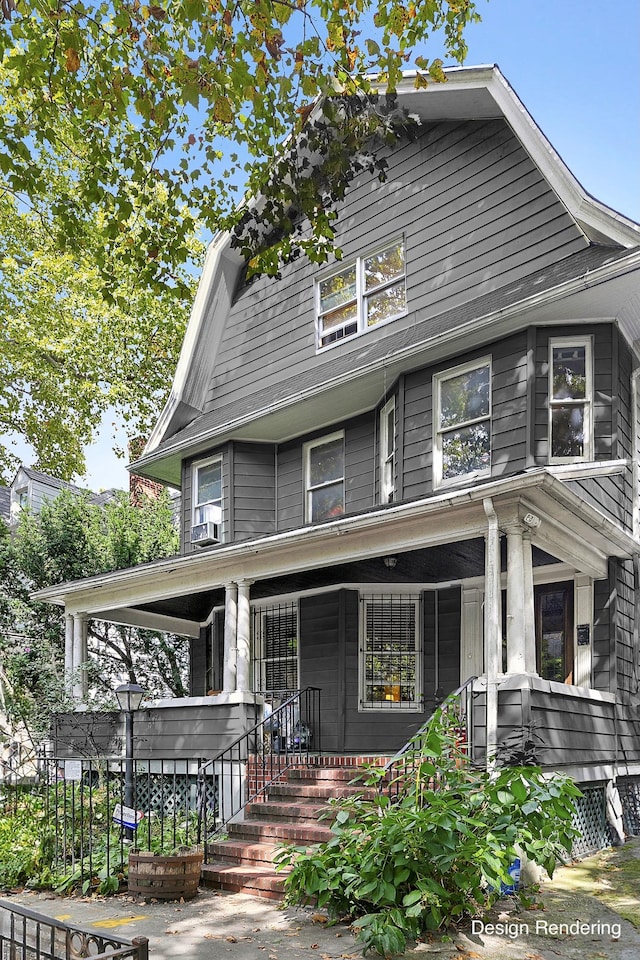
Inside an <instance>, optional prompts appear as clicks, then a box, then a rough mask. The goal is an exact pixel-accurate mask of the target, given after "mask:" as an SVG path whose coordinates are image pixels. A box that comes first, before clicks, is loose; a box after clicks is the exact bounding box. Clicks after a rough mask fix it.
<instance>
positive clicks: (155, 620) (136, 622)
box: [95, 607, 200, 637]
mask: <svg viewBox="0 0 640 960" xmlns="http://www.w3.org/2000/svg"><path fill="white" fill-rule="evenodd" d="M100 613H101V616H100V617H97V616H96V617H95V619H96V620H106V621H107V623H116V624H121V625H123V626H126V627H142V629H144V630H157V631H158V632H160V633H175V634H176V635H177V636H181V637H199V636H200V624H199V623H196V622H195V621H194V620H184V619H182V618H181V617H169V616H165V615H164V614H161V613H150V612H149V611H148V610H134V609H131V608H130V607H119V608H113V609H111V610H101V611H100Z"/></svg>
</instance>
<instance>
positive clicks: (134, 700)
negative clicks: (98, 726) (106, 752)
mask: <svg viewBox="0 0 640 960" xmlns="http://www.w3.org/2000/svg"><path fill="white" fill-rule="evenodd" d="M145 692H146V691H145V690H143V688H142V687H141V686H140V685H139V684H138V683H121V684H120V686H119V687H116V689H115V694H116V697H117V698H118V703H119V704H120V709H121V710H122V712H123V713H124V731H125V734H124V736H125V753H124V756H125V761H124V803H125V806H126V807H127V808H128V809H129V810H130V809H131V808H132V807H133V805H134V800H135V791H134V783H133V713H134V711H135V710H138V709H139V707H140V704H141V702H142V698H143V697H144V695H145ZM124 835H125V838H126V839H127V840H128V841H129V842H131V841H133V837H134V831H133V830H132V828H131V827H126V828H125V831H124Z"/></svg>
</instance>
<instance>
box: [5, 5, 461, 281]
mask: <svg viewBox="0 0 640 960" xmlns="http://www.w3.org/2000/svg"><path fill="white" fill-rule="evenodd" d="M0 9H1V16H2V17H3V20H0V56H1V57H2V63H3V74H2V88H3V89H2V93H3V97H4V102H5V105H6V106H5V109H4V110H3V111H2V112H1V113H0V147H1V148H2V149H1V150H0V177H1V180H2V184H3V186H4V188H5V190H7V191H9V192H10V193H12V194H13V195H14V196H16V197H20V198H21V199H22V200H23V201H24V202H25V203H27V204H29V205H30V206H31V207H32V208H34V209H36V210H37V211H38V213H39V215H40V216H43V217H44V218H45V219H46V221H47V223H48V224H49V227H50V229H51V232H52V235H53V236H56V237H58V238H60V239H61V240H62V241H63V242H64V243H65V244H66V245H72V246H73V247H74V248H76V249H77V248H78V247H79V246H81V244H82V243H83V242H84V240H85V235H86V228H87V223H89V224H93V223H94V222H95V220H96V211H98V210H99V211H100V216H101V235H102V239H103V244H102V245H101V246H99V245H98V246H96V249H95V255H96V258H97V263H98V266H99V268H100V271H101V273H102V275H103V277H105V278H106V279H107V280H108V281H111V280H112V279H113V277H112V273H113V263H114V257H117V258H119V259H120V260H122V261H124V262H127V263H129V264H134V265H135V270H136V274H137V276H138V277H139V279H140V281H141V282H143V283H151V284H156V285H157V284H163V283H168V284H169V285H170V286H171V287H175V284H176V277H175V267H176V264H179V263H184V262H186V261H187V260H188V258H189V244H188V242H187V241H188V238H189V237H190V236H191V235H192V234H193V231H194V228H195V225H196V222H198V221H199V222H201V223H202V224H203V225H204V226H205V227H206V228H207V229H208V230H209V231H211V232H215V231H217V230H218V229H220V228H221V227H223V228H229V229H231V228H233V227H234V226H235V225H237V224H238V222H239V221H242V222H243V228H242V230H241V234H242V238H241V242H242V243H244V242H245V239H246V236H247V218H251V217H254V219H257V220H260V221H263V220H264V218H265V216H267V217H269V216H271V215H272V214H273V223H272V226H273V228H274V232H273V235H272V234H269V235H268V236H267V237H266V238H265V237H261V243H260V245H259V247H260V249H262V248H264V247H266V248H267V249H268V248H269V247H271V246H272V244H273V243H276V245H278V244H283V248H282V251H283V254H284V255H287V254H288V252H289V241H288V240H287V236H288V234H289V232H290V229H291V222H290V220H289V219H288V213H287V211H288V210H289V207H290V206H291V202H292V201H293V205H294V206H295V212H296V216H297V217H298V218H299V221H300V223H303V224H306V225H307V227H306V228H305V229H308V227H309V225H310V227H311V240H313V239H314V238H315V240H316V241H317V245H318V248H319V249H320V250H322V249H324V248H326V246H327V240H328V239H329V238H330V235H331V228H330V223H331V219H332V216H333V213H332V205H333V204H335V200H336V198H337V197H339V195H340V194H341V192H342V191H343V190H344V184H345V182H348V180H349V179H350V177H352V176H353V175H354V173H355V172H357V170H358V169H359V164H358V163H356V164H355V167H354V165H353V163H352V161H351V159H350V158H351V157H352V156H353V152H354V150H358V149H359V148H360V147H362V146H365V145H369V144H371V142H372V138H374V137H375V134H376V133H377V132H378V131H379V130H382V131H383V134H386V133H388V130H389V116H390V113H391V114H392V113H393V107H392V106H390V104H389V102H388V101H387V100H386V99H385V98H383V99H382V100H379V99H378V98H377V97H375V96H373V93H374V90H373V88H372V83H371V79H370V76H371V73H372V71H373V72H375V74H376V75H377V80H378V82H380V83H382V84H383V85H385V87H386V88H387V90H388V91H389V93H390V94H393V92H394V91H395V89H396V87H397V85H398V82H399V80H400V77H401V72H402V70H403V68H406V66H407V65H408V64H412V65H415V67H416V68H417V71H418V72H417V76H416V80H415V83H416V86H424V85H425V84H426V83H427V82H430V81H432V80H434V81H439V80H442V79H443V72H442V61H441V60H439V59H433V60H430V59H427V58H426V57H424V56H422V55H420V54H421V53H422V52H423V47H424V45H425V43H426V41H427V40H428V39H430V38H431V37H432V35H433V34H434V33H436V34H438V37H439V39H440V40H441V41H442V46H443V47H444V50H445V51H446V53H447V55H448V56H450V57H452V58H453V59H455V60H457V61H461V60H462V59H463V58H464V55H465V53H466V45H465V41H464V30H465V28H466V27H467V25H468V24H469V23H470V22H472V21H473V20H476V19H478V17H477V14H476V12H475V6H474V3H473V2H472V0H423V2H413V0H412V2H403V0H177V2H176V3H173V4H167V3H163V2H162V0H160V2H158V3H141V2H140V0H102V2H93V3H87V2H83V0H38V3H35V2H32V0H4V2H3V3H2V6H1V8H0ZM335 97H337V98H338V99H337V108H336V107H334V106H332V98H335ZM318 98H329V100H325V102H326V103H327V104H328V106H327V111H326V112H325V114H322V112H321V111H320V115H319V116H318V115H317V111H316V113H314V112H313V111H312V108H311V104H312V103H313V102H314V101H316V100H317V99H318ZM334 102H335V101H334ZM336 109H337V110H338V116H337V119H338V120H339V123H338V124H337V125H336V122H335V121H336V112H335V111H336ZM327 122H328V123H327ZM286 138H289V139H288V149H287V151H285V154H283V152H282V144H283V142H284V141H285V139H286ZM51 155H54V156H58V157H66V158H67V161H68V163H72V164H73V167H74V174H73V177H72V178H70V179H68V180H64V179H63V180H62V181H59V182H56V184H55V191H52V183H51V178H50V176H49V170H48V167H49V162H50V161H49V158H50V156H51ZM282 164H284V168H283V166H282ZM274 165H275V168H277V170H278V173H277V175H276V176H274V175H273V170H274ZM270 171H271V174H270ZM283 172H284V173H285V175H284V176H283V175H282V174H283ZM245 182H248V184H249V190H250V193H251V194H253V196H254V197H256V196H262V197H263V198H265V197H266V198H267V201H271V200H272V201H273V210H271V209H270V204H269V202H268V203H267V209H266V211H265V209H264V208H263V207H261V205H260V204H259V203H258V204H253V205H251V206H244V207H240V208H237V195H236V193H235V190H237V189H238V185H244V183H245ZM43 197H47V198H49V199H50V201H51V202H50V203H49V202H48V203H47V207H46V210H45V209H44V207H43V203H42V199H43ZM333 212H335V211H333ZM132 231H133V232H134V233H135V242H133V241H132V239H131V234H132ZM249 232H250V231H249ZM303 233H304V231H301V232H300V238H302V236H303ZM308 249H309V250H311V249H314V244H313V242H312V243H310V244H309V245H308ZM253 252H254V253H259V252H260V251H259V250H257V249H255V248H253ZM275 259H277V256H276V255H275V254H274V252H273V250H270V251H269V252H268V254H267V256H266V259H265V263H264V266H265V267H266V268H267V269H269V270H271V272H273V270H274V269H275Z"/></svg>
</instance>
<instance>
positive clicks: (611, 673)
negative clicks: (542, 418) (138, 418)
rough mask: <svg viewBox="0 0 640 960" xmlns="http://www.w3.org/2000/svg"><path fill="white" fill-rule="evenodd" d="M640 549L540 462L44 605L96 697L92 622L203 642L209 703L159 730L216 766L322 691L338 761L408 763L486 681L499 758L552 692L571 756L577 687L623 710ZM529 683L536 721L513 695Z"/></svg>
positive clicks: (64, 590) (563, 752) (51, 592)
mask: <svg viewBox="0 0 640 960" xmlns="http://www.w3.org/2000/svg"><path fill="white" fill-rule="evenodd" d="M638 550H640V544H638V542H637V541H636V540H634V538H633V537H632V536H631V535H630V534H628V533H627V532H625V531H624V530H623V529H622V528H621V527H619V526H618V525H617V524H615V523H613V522H612V521H610V520H608V519H607V518H606V517H605V516H604V515H603V514H602V513H600V512H599V511H598V510H597V509H596V508H595V507H593V506H591V505H590V504H589V503H587V502H586V500H585V499H583V498H582V497H581V496H580V495H579V493H578V492H577V491H575V490H572V489H570V488H569V487H568V486H567V485H566V484H565V483H564V482H563V481H561V480H559V479H558V478H557V477H556V476H553V475H552V474H551V473H550V472H549V471H547V470H545V469H536V470H533V471H531V472H527V473H524V474H522V475H520V476H517V477H514V478H509V479H506V480H499V481H492V482H488V483H485V484H483V485H478V486H476V487H475V488H473V489H464V490H458V491H456V490H450V491H448V492H447V493H441V494H438V495H436V496H433V497H429V498H425V499H421V500H418V501H413V502H408V503H402V504H398V505H396V506H392V507H385V508H384V509H372V510H369V511H367V512H363V513H360V514H357V515H353V516H349V517H342V518H340V519H337V520H332V521H330V522H327V523H323V524H318V525H314V526H307V527H303V528H300V529H298V530H295V531H291V532H287V533H282V534H275V535H271V536H266V537H261V538H259V539H255V540H251V541H244V542H241V543H233V544H223V545H220V546H217V547H214V548H212V549H207V550H203V551H202V553H199V554H197V555H194V554H192V555H189V556H184V557H178V558H171V559H168V560H162V561H159V562H157V563H153V564H149V565H145V566H142V567H138V568H133V569H130V570H123V571H116V572H114V573H112V574H109V575H106V576H101V577H95V578H91V579H90V580H86V581H80V582H77V583H72V584H65V585H62V586H59V587H54V588H50V589H48V590H44V591H41V592H40V594H39V595H38V596H39V598H40V599H46V600H50V601H54V602H58V603H63V604H64V605H65V610H66V616H67V625H68V629H67V647H66V653H67V658H66V660H67V669H68V673H69V675H70V676H71V675H72V674H73V675H75V676H76V685H75V689H74V694H75V696H76V699H77V701H78V703H79V704H81V703H82V701H83V698H85V697H86V683H85V682H84V681H83V679H82V664H83V662H84V659H86V655H85V652H84V648H83V642H84V641H83V636H84V635H86V634H85V631H84V626H83V625H84V623H85V621H86V619H87V618H89V617H93V618H97V619H104V620H107V621H110V622H114V623H124V624H131V625H137V626H145V627H149V628H151V629H160V630H166V631H171V632H173V633H175V634H177V635H179V636H181V637H184V638H186V639H185V641H184V642H188V643H189V644H190V648H191V678H190V693H191V696H190V697H189V698H186V699H184V700H172V701H164V702H158V703H156V704H153V705H152V706H151V707H150V710H152V711H153V718H154V719H153V731H154V733H153V736H150V737H149V738H148V743H149V744H154V743H155V741H156V737H165V739H164V743H165V745H167V744H168V743H169V741H170V739H172V740H173V743H174V746H175V749H176V750H178V749H179V750H180V751H182V755H183V756H196V755H197V756H205V757H206V756H212V755H214V754H215V752H216V749H217V748H218V746H219V744H220V742H221V741H220V736H219V734H220V732H222V733H225V736H226V734H228V736H229V737H231V734H232V733H235V731H236V730H238V729H239V728H241V727H242V726H243V725H251V723H252V722H255V718H256V717H257V716H258V715H259V714H260V712H261V711H262V709H263V704H264V701H265V700H267V702H269V699H270V698H272V697H273V695H274V694H278V693H282V692H283V691H285V690H291V689H298V688H302V687H305V686H309V685H313V686H317V687H319V688H320V689H321V719H320V728H319V729H318V730H314V731H312V735H313V736H314V737H316V738H317V741H318V743H321V744H322V749H323V750H324V751H331V752H336V753H344V754H349V753H353V754H355V753H380V754H383V753H384V754H389V753H393V752H395V750H397V749H398V748H399V747H400V746H401V745H402V744H403V743H404V742H405V741H406V740H407V739H408V738H409V737H410V736H411V735H412V734H413V733H414V732H415V731H416V730H417V729H419V727H420V726H421V725H422V723H423V722H424V721H425V720H426V719H427V718H428V716H429V715H430V714H431V712H432V711H433V709H434V707H435V706H436V704H437V703H438V702H440V701H441V700H442V699H443V697H445V696H446V695H447V694H448V693H449V692H451V691H452V690H454V689H456V687H458V686H459V684H460V683H462V682H464V681H465V680H466V679H468V678H469V677H474V676H477V677H479V678H481V681H479V683H480V687H479V688H478V689H479V691H480V692H479V695H478V696H479V702H481V704H482V706H481V708H479V709H480V712H479V713H478V717H482V721H481V722H480V721H478V722H477V724H476V726H475V734H474V736H476V737H477V740H478V746H479V748H481V750H482V752H483V753H484V754H485V755H491V754H492V753H493V752H494V751H495V748H496V746H497V744H498V743H499V742H500V740H501V739H504V736H505V735H506V734H507V733H508V730H509V729H514V728H516V727H521V726H522V725H523V723H526V722H527V720H526V718H527V717H529V716H530V715H531V714H530V711H527V709H524V710H523V709H522V704H523V703H524V702H525V700H527V698H528V702H529V703H530V702H531V696H530V692H531V691H532V690H537V689H538V687H537V686H536V684H537V683H538V682H539V683H542V684H543V685H546V686H544V689H545V690H546V693H547V694H548V697H549V698H550V699H549V701H548V705H547V707H545V710H546V711H547V712H548V711H549V710H551V709H553V711H555V712H556V713H557V714H558V716H557V718H556V719H558V723H559V725H558V727H557V729H556V732H555V733H554V737H555V742H554V744H553V752H552V753H549V754H548V756H549V762H550V763H553V764H554V765H562V764H563V763H565V762H569V758H570V756H571V752H572V749H573V746H572V745H573V744H574V742H575V734H576V731H575V730H573V732H572V729H571V727H570V726H569V727H566V728H565V727H563V719H562V718H563V714H569V713H571V709H570V705H571V703H573V704H574V705H575V702H577V700H574V701H571V700H567V696H568V695H569V693H570V691H572V690H573V691H576V693H575V696H576V697H577V698H578V699H579V700H580V702H581V703H587V704H591V703H593V704H594V705H595V704H596V702H597V703H608V702H610V703H611V704H614V703H615V700H616V679H615V672H616V665H615V656H616V654H615V647H616V644H615V639H614V638H615V631H616V630H618V629H619V628H620V625H621V624H622V623H623V621H624V622H625V626H626V629H628V628H629V623H628V620H629V614H630V613H631V614H632V613H633V609H632V608H633V604H632V603H631V608H630V609H629V603H628V600H625V596H624V595H625V590H626V591H627V592H628V591H629V590H631V591H632V590H633V584H632V583H630V579H629V578H630V576H631V574H632V566H631V564H630V563H629V560H630V558H631V557H632V556H633V554H634V553H635V552H637V551H638ZM623 604H626V606H625V608H624V610H623V609H622V605H623ZM78 668H80V669H79V670H78ZM513 689H517V690H519V691H521V692H522V697H521V709H520V712H519V713H517V712H516V711H515V710H513V709H511V707H510V706H509V705H508V703H507V701H508V700H509V696H507V697H506V699H505V695H506V692H507V691H508V690H513ZM499 690H500V694H499ZM552 701H554V702H555V704H556V705H555V706H554V707H553V708H551V707H550V706H549V704H551V702H552ZM560 703H563V704H565V706H564V707H562V708H561V709H559V710H558V704H560ZM507 708H508V709H507ZM505 710H506V711H507V712H506V713H505ZM543 712H544V711H543ZM545 716H546V714H545ZM505 718H506V719H505ZM541 718H542V714H539V715H538V721H539V720H540V719H541ZM605 721H606V725H607V729H609V726H611V724H613V723H614V719H613V717H611V718H610V719H608V720H607V719H606V718H603V724H605ZM545 723H546V721H545V720H544V719H543V720H542V725H543V726H544V725H545ZM547 726H548V724H547ZM603 729H604V728H603ZM178 730H179V731H181V732H180V734H179V735H177V731H178ZM163 731H166V733H165V732H163ZM182 731H184V733H182ZM202 731H206V732H205V733H204V734H203V733H202ZM558 731H563V732H558ZM605 741H606V738H605ZM605 741H602V742H605ZM150 749H151V747H150ZM153 749H155V747H154V748H153ZM598 750H600V751H601V744H599V745H598ZM587 753H588V752H587ZM162 755H164V756H166V755H167V752H166V749H164V750H163V751H162ZM584 761H585V762H589V760H588V756H587V754H585V756H584Z"/></svg>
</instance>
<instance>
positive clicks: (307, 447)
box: [303, 430, 346, 523]
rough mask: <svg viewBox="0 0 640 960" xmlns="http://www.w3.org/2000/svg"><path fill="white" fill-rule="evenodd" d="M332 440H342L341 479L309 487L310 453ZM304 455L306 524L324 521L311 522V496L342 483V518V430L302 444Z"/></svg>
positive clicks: (343, 467)
mask: <svg viewBox="0 0 640 960" xmlns="http://www.w3.org/2000/svg"><path fill="white" fill-rule="evenodd" d="M334 440H342V477H341V478H340V479H339V480H330V481H327V482H326V483H319V484H316V485H315V486H311V451H312V450H313V449H315V447H321V446H324V445H325V444H327V443H332V442H333V441H334ZM303 454H304V516H305V522H306V523H316V522H317V523H322V522H326V521H321V520H319V521H314V520H312V516H313V509H312V507H313V494H314V493H315V492H316V491H317V490H322V489H324V488H325V487H332V486H334V484H337V483H342V514H341V515H340V516H343V515H344V513H345V510H346V503H345V494H346V485H345V476H344V474H345V450H344V430H337V431H336V432H335V433H329V434H326V435H325V436H323V437H318V438H317V439H316V440H309V441H308V442H307V443H305V444H304V447H303Z"/></svg>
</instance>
